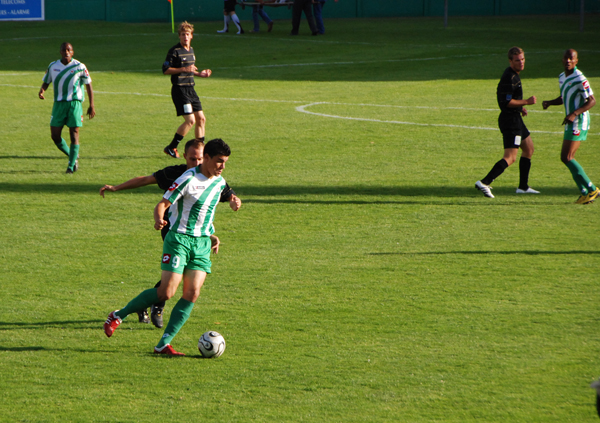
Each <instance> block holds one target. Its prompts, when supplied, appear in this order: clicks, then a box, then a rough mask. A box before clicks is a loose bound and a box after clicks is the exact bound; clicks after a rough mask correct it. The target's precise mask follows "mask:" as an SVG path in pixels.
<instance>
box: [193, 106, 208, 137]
mask: <svg viewBox="0 0 600 423" xmlns="http://www.w3.org/2000/svg"><path fill="white" fill-rule="evenodd" d="M194 117H195V119H196V128H195V135H196V139H201V140H204V134H205V132H206V116H204V112H203V111H202V110H198V111H197V112H194Z"/></svg>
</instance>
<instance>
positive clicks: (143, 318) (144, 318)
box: [137, 310, 150, 323]
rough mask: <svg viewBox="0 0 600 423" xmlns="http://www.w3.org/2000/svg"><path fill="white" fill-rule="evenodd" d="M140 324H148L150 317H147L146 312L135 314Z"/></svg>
mask: <svg viewBox="0 0 600 423" xmlns="http://www.w3.org/2000/svg"><path fill="white" fill-rule="evenodd" d="M137 315H138V319H139V321H140V323H150V317H149V316H148V310H142V311H138V312H137Z"/></svg>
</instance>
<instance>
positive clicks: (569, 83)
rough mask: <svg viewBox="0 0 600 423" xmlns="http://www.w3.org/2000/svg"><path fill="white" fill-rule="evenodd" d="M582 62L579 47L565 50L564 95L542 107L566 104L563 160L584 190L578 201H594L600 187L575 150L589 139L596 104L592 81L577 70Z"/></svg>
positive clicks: (562, 78) (561, 157)
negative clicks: (592, 110) (578, 54)
mask: <svg viewBox="0 0 600 423" xmlns="http://www.w3.org/2000/svg"><path fill="white" fill-rule="evenodd" d="M578 61H579V59H578V57H577V51H576V50H573V49H572V48H571V49H568V50H566V51H565V53H564V55H563V59H562V62H563V67H564V69H565V71H564V72H563V73H561V74H560V76H559V77H558V84H559V87H560V96H559V97H557V98H555V99H554V100H548V101H543V102H542V107H543V108H544V110H546V109H547V108H548V107H550V106H560V105H561V104H564V105H565V113H566V116H565V118H564V119H563V122H562V124H563V125H565V132H564V138H563V144H562V150H561V152H560V160H561V161H562V162H563V163H564V164H565V165H566V166H567V167H568V168H569V170H570V171H571V175H573V180H574V181H575V184H577V188H579V191H580V192H581V195H580V196H579V198H578V199H577V201H576V202H575V203H576V204H590V203H591V202H593V201H594V200H595V199H596V197H598V194H600V189H598V188H597V187H596V186H595V185H594V184H593V183H592V181H591V180H590V178H588V176H587V175H586V173H585V171H584V170H583V167H581V165H580V164H579V163H577V161H576V160H575V153H576V152H577V150H578V149H579V146H580V145H581V141H585V140H586V139H587V133H588V131H589V129H590V112H589V110H590V109H591V108H592V107H594V106H595V105H596V99H595V98H594V93H593V91H592V87H590V83H589V81H588V80H587V78H586V77H585V76H584V75H583V73H581V71H580V70H579V69H577V63H578Z"/></svg>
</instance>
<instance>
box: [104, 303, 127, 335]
mask: <svg viewBox="0 0 600 423" xmlns="http://www.w3.org/2000/svg"><path fill="white" fill-rule="evenodd" d="M117 311H119V310H115V311H111V312H110V313H109V314H108V319H106V322H104V333H105V334H106V336H108V337H109V338H110V337H111V336H112V334H113V333H114V332H115V329H116V328H118V327H119V325H120V324H121V322H122V321H123V320H121V318H120V317H119V316H117V315H116V314H115V312H117Z"/></svg>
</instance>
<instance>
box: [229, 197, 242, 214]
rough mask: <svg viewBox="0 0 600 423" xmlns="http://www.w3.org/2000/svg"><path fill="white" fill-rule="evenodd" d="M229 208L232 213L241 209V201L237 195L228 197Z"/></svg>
mask: <svg viewBox="0 0 600 423" xmlns="http://www.w3.org/2000/svg"><path fill="white" fill-rule="evenodd" d="M229 207H231V210H233V211H238V210H239V209H240V207H242V200H240V198H239V197H238V196H237V195H233V194H232V195H231V197H229Z"/></svg>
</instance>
